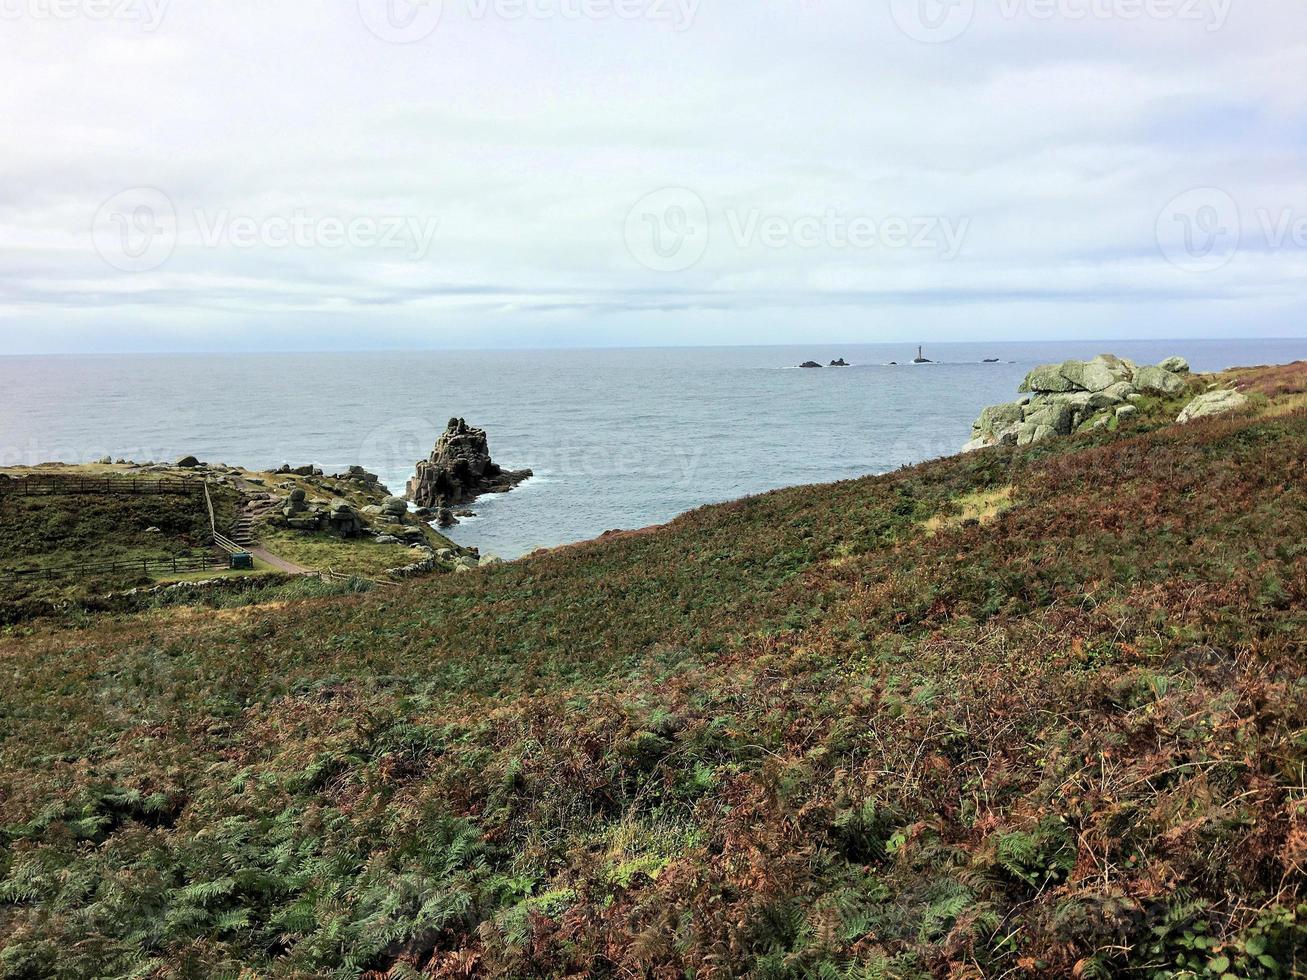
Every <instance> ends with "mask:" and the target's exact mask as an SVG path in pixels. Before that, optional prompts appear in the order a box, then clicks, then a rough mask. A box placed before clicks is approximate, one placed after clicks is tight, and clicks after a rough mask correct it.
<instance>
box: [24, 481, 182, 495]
mask: <svg viewBox="0 0 1307 980" xmlns="http://www.w3.org/2000/svg"><path fill="white" fill-rule="evenodd" d="M204 488H205V484H204V483H203V482H202V481H200V480H178V479H158V480H153V479H147V480H143V479H138V478H137V477H133V476H107V477H86V476H24V477H18V478H13V477H10V478H8V479H6V478H4V477H0V494H12V495H14V496H18V497H50V496H54V495H56V494H62V495H68V494H95V495H97V496H103V495H106V494H112V495H115V496H131V495H134V494H161V493H184V494H189V493H195V494H198V493H200V492H202V491H203V490H204Z"/></svg>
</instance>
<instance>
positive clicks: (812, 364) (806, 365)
mask: <svg viewBox="0 0 1307 980" xmlns="http://www.w3.org/2000/svg"><path fill="white" fill-rule="evenodd" d="M799 367H801V368H819V367H821V365H820V364H818V363H817V362H816V361H804V362H803V363H802V364H800V365H799Z"/></svg>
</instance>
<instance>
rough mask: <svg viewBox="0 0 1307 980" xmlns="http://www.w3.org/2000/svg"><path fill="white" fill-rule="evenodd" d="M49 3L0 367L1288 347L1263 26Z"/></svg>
mask: <svg viewBox="0 0 1307 980" xmlns="http://www.w3.org/2000/svg"><path fill="white" fill-rule="evenodd" d="M43 2H44V0H0V3H3V4H4V6H3V13H4V20H3V21H2V22H0V28H2V29H0V82H3V84H0V116H3V117H4V118H5V119H6V120H7V125H6V127H5V128H4V129H3V130H2V131H0V320H2V321H3V322H4V323H5V324H6V330H5V331H4V332H3V334H0V352H5V351H8V352H16V351H20V350H21V351H31V350H47V349H48V350H68V349H86V348H94V349H141V348H142V347H152V348H162V349H172V348H177V349H196V348H209V349H213V348H224V349H225V348H227V347H230V346H231V345H233V344H234V345H237V346H250V347H269V348H277V349H295V348H318V347H322V348H328V347H329V348H341V347H348V346H350V345H359V346H380V345H399V346H427V345H445V344H454V345H460V346H469V345H475V343H476V342H485V343H488V344H491V345H498V344H500V343H505V344H527V345H532V346H548V345H552V344H562V343H573V342H578V341H582V342H586V343H620V344H630V343H663V342H679V341H680V340H682V339H686V338H688V339H689V340H691V341H694V342H707V343H732V342H749V341H752V340H754V339H759V338H760V337H761V336H762V334H760V333H759V331H762V333H763V334H765V336H766V338H767V339H768V340H770V341H783V340H785V339H800V338H805V339H806V338H811V337H812V336H814V335H817V336H829V337H830V338H831V339H838V340H849V339H859V337H861V336H863V335H862V334H859V333H858V330H859V329H860V328H859V327H858V324H868V325H872V324H874V327H873V326H868V327H866V328H865V329H866V330H868V331H872V330H874V331H876V333H875V335H874V336H873V335H871V334H867V335H866V339H869V340H871V339H890V338H889V337H888V336H887V335H888V334H891V333H894V332H895V331H898V332H899V333H897V334H895V335H894V337H893V339H899V336H904V337H907V336H913V337H921V338H923V339H951V338H959V339H961V338H968V337H975V336H977V335H978V334H977V333H976V331H989V332H990V333H991V334H995V333H996V332H997V333H1001V335H1002V336H1023V335H1024V336H1038V337H1045V336H1049V335H1050V333H1049V332H1050V329H1054V330H1055V329H1058V328H1061V329H1065V330H1073V331H1075V332H1076V334H1075V335H1076V336H1086V335H1094V334H1101V335H1104V336H1109V335H1110V336H1121V335H1122V334H1123V333H1125V334H1129V333H1131V332H1134V333H1135V334H1136V335H1139V336H1144V335H1152V334H1155V333H1157V332H1158V331H1159V330H1163V329H1165V330H1171V329H1173V328H1174V329H1179V325H1183V326H1184V327H1185V328H1187V329H1189V330H1192V331H1193V332H1195V333H1207V334H1213V333H1215V334H1220V335H1232V334H1236V335H1268V334H1273V333H1283V332H1285V331H1291V330H1298V331H1299V332H1300V328H1298V327H1297V326H1295V324H1298V323H1301V322H1302V318H1301V314H1302V312H1303V310H1302V301H1301V299H1300V298H1299V297H1300V292H1301V290H1300V285H1301V282H1302V280H1303V276H1304V272H1305V271H1307V264H1304V261H1303V248H1302V247H1300V245H1299V244H1298V243H1297V239H1296V238H1295V236H1294V235H1293V234H1292V229H1294V228H1296V227H1297V224H1296V223H1297V222H1298V221H1299V220H1300V219H1304V220H1307V177H1305V176H1304V168H1303V166H1302V162H1303V151H1304V146H1305V145H1307V125H1305V123H1307V118H1305V116H1307V95H1304V93H1303V90H1302V86H1301V84H1300V75H1301V65H1302V63H1303V60H1304V55H1307V21H1304V19H1303V18H1302V17H1301V16H1298V15H1296V14H1295V13H1294V12H1292V11H1290V10H1289V9H1288V8H1287V6H1276V5H1265V4H1258V5H1252V4H1245V5H1241V6H1233V5H1229V4H1225V3H1222V2H1221V0H1169V2H1168V0H1147V2H1142V3H1136V2H1133V0H1115V2H1114V0H989V2H987V0H976V2H975V3H974V5H970V6H969V5H968V0H963V2H962V3H961V5H960V7H961V9H963V10H964V12H966V11H969V18H968V20H967V21H966V23H965V25H963V29H962V31H961V33H959V34H958V35H957V36H956V37H952V38H951V39H949V40H945V41H941V42H939V43H933V42H934V41H938V40H939V39H938V38H937V37H936V38H929V37H928V38H927V39H926V40H920V39H916V38H915V37H914V35H921V34H922V33H923V29H916V28H914V29H906V30H905V28H904V23H903V18H904V17H907V18H911V17H914V16H918V15H919V14H920V12H921V11H922V10H925V11H926V13H928V14H929V13H930V12H931V9H932V8H931V6H930V5H931V4H935V3H936V2H937V0H904V2H902V3H900V2H898V0H895V2H893V3H887V4H875V5H869V4H865V3H855V2H853V0H822V2H820V3H809V2H792V3H791V2H785V3H782V2H776V3H766V4H758V3H756V2H752V3H750V2H746V0H702V2H699V3H693V2H690V0H682V2H679V3H677V2H672V0H667V2H666V3H664V0H611V2H603V0H521V2H520V3H517V2H514V0H444V2H443V4H439V3H437V2H436V0H432V2H433V3H436V6H437V7H439V8H440V9H439V13H440V16H439V18H438V20H437V21H435V22H434V26H432V22H431V21H430V20H429V19H428V20H411V21H410V20H406V19H404V18H403V17H401V18H400V19H399V20H390V21H388V20H378V19H377V18H378V17H379V16H382V15H383V14H386V12H385V10H384V9H383V8H384V0H378V2H375V3H374V0H357V3H353V2H345V3H340V4H331V5H318V4H312V3H310V2H308V0H285V2H281V3H278V4H274V5H269V4H257V3H255V2H253V0H233V2H230V3H226V4H223V5H198V4H196V5H189V4H188V5H182V4H164V3H161V0H149V2H147V0H114V2H113V3H112V4H109V5H107V6H106V5H104V4H100V3H96V2H94V0H82V2H81V5H80V6H79V5H78V4H77V3H74V4H72V5H71V6H68V5H65V6H62V7H59V9H60V10H62V11H64V12H65V13H67V12H68V11H71V12H72V15H71V16H61V17H59V18H55V17H53V16H51V15H50V14H49V11H50V10H51V9H54V8H51V7H48V6H47V7H43V6H42V3H43ZM406 2H407V0H394V3H393V5H392V10H393V11H398V12H399V13H400V14H404V13H406V12H407V13H409V14H413V16H414V17H417V18H430V17H431V14H432V8H430V7H427V8H417V7H415V8H411V9H410V8H407V7H406V6H405V4H406ZM106 9H109V10H113V11H116V12H119V13H120V14H121V16H108V17H104V16H99V15H97V14H96V12H98V11H103V10H106ZM940 9H941V10H943V9H946V8H940ZM1140 10H1143V11H1144V13H1143V14H1139V13H1138V11H1140ZM79 11H80V13H79ZM619 11H621V13H620V14H619ZM1050 11H1051V13H1050ZM133 14H134V15H135V16H129V15H133ZM387 16H388V15H387ZM923 23H925V22H923ZM387 24H390V25H392V26H391V27H390V28H388V27H387ZM396 25H397V26H396ZM406 25H407V26H406ZM956 26H957V25H953V26H951V27H950V28H949V29H950V30H953V29H956ZM428 27H430V28H431V29H430V31H429V32H428V33H426V34H423V36H421V37H420V38H417V39H416V40H409V38H408V35H413V34H415V33H421V31H424V30H426V29H427V28H428ZM908 27H909V28H910V27H911V24H910V23H909V25H908ZM419 28H420V30H419ZM395 31H398V32H400V33H401V34H403V35H404V37H403V38H401V39H403V40H409V43H391V42H390V41H388V40H386V39H384V37H383V36H382V35H387V34H390V33H393V32H395ZM926 33H927V34H929V31H926ZM1194 188H1207V189H1213V190H1215V191H1217V192H1220V194H1222V195H1225V196H1226V197H1228V199H1230V200H1232V201H1233V202H1234V204H1235V208H1236V210H1235V211H1234V212H1233V220H1234V222H1235V223H1236V225H1237V227H1234V228H1232V227H1231V226H1230V220H1229V218H1230V214H1229V213H1228V212H1227V213H1226V214H1224V215H1223V214H1222V213H1221V209H1220V208H1214V207H1210V206H1207V205H1206V203H1205V202H1206V201H1207V200H1208V199H1207V198H1204V197H1202V196H1201V195H1199V196H1197V197H1191V198H1186V199H1185V200H1186V201H1189V200H1192V201H1193V202H1194V204H1193V213H1192V214H1187V213H1186V214H1182V215H1178V216H1177V215H1174V214H1172V213H1171V212H1169V211H1168V207H1169V206H1170V205H1171V204H1172V202H1173V201H1175V200H1176V199H1177V198H1178V197H1179V196H1180V195H1183V194H1184V193H1185V192H1188V191H1191V190H1193V189H1194ZM668 189H670V194H669V193H662V194H659V193H658V192H666V191H668ZM159 195H161V197H160V196H159ZM687 195H688V196H687ZM651 196H652V199H653V200H655V201H659V202H662V204H661V209H659V210H655V211H654V212H652V213H642V212H641V211H640V210H639V207H638V205H639V204H640V202H642V201H646V200H649V199H651ZM1224 199H1225V198H1219V199H1218V200H1224ZM160 202H162V203H160ZM687 202H688V207H687ZM1170 218H1178V223H1176V224H1174V226H1172V225H1171V224H1168V223H1167V219H1170ZM898 221H902V222H905V223H906V224H907V226H908V227H910V228H916V227H921V226H923V225H925V224H928V223H930V222H934V223H935V225H936V226H937V227H938V226H941V224H942V225H943V226H945V227H952V228H963V227H965V236H964V237H962V238H960V239H959V240H958V244H959V248H958V249H957V250H956V254H946V253H947V252H948V250H944V249H939V248H931V247H918V245H919V244H920V243H917V245H914V244H913V243H912V242H910V241H909V242H906V243H902V244H895V243H894V242H895V240H896V239H895V236H894V235H893V234H886V232H887V230H889V231H891V232H892V230H893V228H894V226H895V225H894V223H895V222H898ZM833 222H834V223H838V224H839V226H840V227H842V228H845V229H847V228H849V227H851V226H852V227H862V228H868V229H873V230H874V231H875V232H876V234H875V235H874V236H870V237H868V236H864V239H865V240H864V241H863V242H862V244H850V242H849V241H848V240H847V238H848V236H847V235H832V234H830V233H829V229H830V228H831V227H834V224H833ZM388 223H389V224H388ZM390 224H398V225H399V226H400V227H401V228H406V229H409V230H408V231H407V232H403V233H401V234H398V235H396V236H390V237H391V238H393V240H391V241H389V242H387V237H388V236H387V235H385V234H384V230H385V228H387V227H389V226H390ZM1268 227H1269V228H1274V229H1289V231H1290V233H1288V234H1284V235H1282V236H1280V237H1279V238H1278V239H1277V240H1275V241H1271V240H1269V239H1268V235H1267V233H1266V231H1265V229H1266V228H1268ZM428 228H430V229H432V233H431V235H430V236H426V235H425V233H424V230H425V229H428ZM742 228H750V229H754V230H753V231H752V232H751V233H750V234H748V235H741V233H740V229H742ZM814 228H815V229H817V230H816V231H815V232H813V233H812V234H807V233H806V232H805V230H809V229H814ZM300 230H302V231H303V234H300V233H299V232H300ZM772 232H775V234H772ZM1223 236H1225V237H1223ZM1159 237H1161V238H1162V239H1163V241H1162V242H1161V243H1160V244H1159ZM633 238H634V239H636V240H633ZM871 238H874V241H872V240H871ZM1235 239H1237V243H1236V244H1234V245H1233V247H1230V246H1231V243H1232V242H1234V240H1235ZM1177 243H1178V244H1177ZM927 244H929V243H927ZM687 249H688V250H689V251H686V250H687ZM1177 249H1179V251H1177ZM1213 249H1228V254H1227V253H1226V252H1225V251H1216V252H1214V251H1213ZM1217 262H1219V263H1220V264H1219V265H1217ZM1213 266H1216V267H1214V268H1213ZM1204 304H1206V305H1204ZM1218 310H1219V315H1218V314H1217V311H1218ZM1050 324H1054V325H1058V326H1057V327H1052V328H1050ZM253 325H257V326H253Z"/></svg>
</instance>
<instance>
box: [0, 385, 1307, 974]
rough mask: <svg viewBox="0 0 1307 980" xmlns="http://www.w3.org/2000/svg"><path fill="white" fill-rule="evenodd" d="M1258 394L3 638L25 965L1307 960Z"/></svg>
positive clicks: (1028, 964) (1295, 421)
mask: <svg viewBox="0 0 1307 980" xmlns="http://www.w3.org/2000/svg"><path fill="white" fill-rule="evenodd" d="M1226 380H1227V381H1229V382H1234V381H1236V380H1237V381H1238V382H1239V383H1240V384H1241V385H1242V386H1243V387H1246V388H1248V389H1250V390H1251V391H1252V392H1253V393H1254V394H1256V395H1257V396H1258V397H1257V405H1258V408H1259V409H1260V410H1261V414H1257V413H1252V412H1250V413H1244V414H1240V415H1235V416H1228V417H1225V418H1220V419H1215V420H1210V421H1206V422H1202V423H1196V424H1193V425H1189V426H1185V427H1174V426H1167V425H1164V424H1163V423H1164V422H1165V421H1166V420H1167V419H1169V418H1173V415H1170V414H1169V411H1170V410H1169V408H1167V409H1166V412H1165V413H1164V412H1163V409H1162V407H1160V406H1150V407H1149V409H1148V410H1147V411H1145V412H1142V413H1141V416H1140V417H1139V418H1138V419H1134V420H1131V421H1130V422H1128V423H1126V424H1123V425H1122V426H1121V431H1119V432H1107V431H1102V430H1099V431H1096V432H1092V433H1084V434H1081V435H1078V436H1075V437H1072V438H1068V439H1062V440H1055V441H1052V442H1048V443H1043V444H1040V445H1038V446H1034V447H1030V448H1027V449H1020V450H1018V449H1013V448H996V449H992V450H987V451H984V452H980V453H977V454H974V455H970V456H965V457H955V458H950V459H946V460H940V461H937V462H933V463H928V464H924V465H922V466H918V467H914V468H910V469H905V470H902V471H899V472H897V473H894V474H890V475H888V476H884V477H876V478H868V479H863V480H857V481H851V482H845V483H839V484H834V485H831V486H825V487H817V488H797V489H793V490H784V491H779V492H776V493H772V494H767V495H765V496H761V497H756V498H750V499H747V500H742V501H738V502H735V503H731V504H726V505H722V506H715V507H708V508H704V509H701V510H698V511H695V512H693V513H690V514H687V515H685V516H683V517H681V518H679V519H678V520H676V521H675V522H673V523H672V524H671V525H669V526H667V527H665V528H659V529H651V530H649V531H646V532H639V533H631V534H623V535H615V536H612V537H610V538H607V539H604V540H601V541H597V542H592V543H588V544H584V545H578V546H574V547H569V548H564V549H559V550H557V551H554V552H551V553H548V554H544V555H541V556H538V557H535V558H532V559H529V560H526V561H522V562H517V563H514V564H511V565H508V566H504V567H501V568H496V569H490V570H486V571H483V572H482V573H481V574H478V575H474V576H473V575H466V576H443V577H439V578H435V579H430V580H425V581H421V582H416V583H412V584H408V585H405V586H403V587H402V588H400V589H396V590H385V591H384V592H382V591H376V592H372V593H366V594H345V595H340V594H334V595H333V594H318V595H311V594H308V593H305V594H303V595H302V596H291V597H287V596H282V597H280V598H273V597H271V596H268V597H266V601H262V602H259V603H255V604H246V605H240V606H238V607H235V608H230V609H221V610H205V611H203V612H202V613H200V614H194V613H192V612H190V611H188V610H186V609H176V610H163V611H152V612H150V613H146V614H140V615H131V616H108V617H101V618H98V619H96V620H95V621H94V622H93V623H86V622H81V623H76V624H71V625H64V626H61V625H58V624H54V623H49V624H43V625H41V626H38V627H35V628H27V629H25V630H24V631H23V632H22V634H21V635H19V634H18V633H17V632H15V633H13V634H12V635H11V636H10V637H9V638H7V639H3V640H0V665H2V667H3V670H4V672H5V675H6V678H7V684H6V695H5V698H4V700H3V701H2V702H0V826H3V835H2V836H0V969H3V971H4V972H5V975H7V976H13V977H35V976H48V975H56V976H67V977H78V976H86V975H135V976H178V977H180V976H202V975H214V974H219V973H226V974H228V975H232V976H236V975H238V974H239V973H240V971H241V970H242V969H244V970H246V971H247V973H246V974H245V975H249V976H254V975H272V976H285V977H291V976H318V975H338V976H372V977H379V976H385V975H388V976H393V977H412V976H417V975H428V976H437V977H467V976H477V975H485V976H514V977H532V976H559V977H562V976H584V975H589V976H598V977H631V976H648V977H660V978H661V977H669V978H670V977H682V976H691V977H697V978H706V977H722V978H726V977H739V976H746V975H750V976H757V977H775V978H781V977H784V978H808V977H812V978H835V977H838V978H872V977H898V978H916V977H932V976H933V977H958V978H964V977H966V978H972V977H1053V976H1072V975H1075V976H1079V977H1087V978H1094V977H1109V976H1133V977H1145V978H1185V977H1203V978H1207V977H1215V978H1222V980H1223V978H1225V977H1227V976H1229V977H1239V978H1263V977H1265V978H1269V977H1290V976H1297V975H1302V973H1303V971H1304V970H1307V954H1305V953H1304V950H1307V906H1304V901H1307V896H1304V887H1305V886H1307V778H1305V774H1307V648H1305V641H1307V489H1305V488H1307V413H1304V411H1303V410H1302V409H1301V407H1298V408H1296V409H1291V410H1284V411H1280V410H1278V407H1279V406H1282V405H1283V404H1284V402H1285V400H1287V399H1294V398H1299V397H1300V396H1301V395H1302V394H1303V393H1304V392H1307V365H1304V364H1300V365H1295V366H1291V367H1288V368H1284V369H1279V370H1276V371H1258V372H1244V373H1241V374H1239V375H1237V376H1232V377H1230V378H1227V379H1226Z"/></svg>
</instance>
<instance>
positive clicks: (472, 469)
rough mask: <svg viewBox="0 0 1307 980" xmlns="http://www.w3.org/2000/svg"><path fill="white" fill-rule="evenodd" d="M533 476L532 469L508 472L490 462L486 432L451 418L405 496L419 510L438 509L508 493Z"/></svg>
mask: <svg viewBox="0 0 1307 980" xmlns="http://www.w3.org/2000/svg"><path fill="white" fill-rule="evenodd" d="M530 476H532V473H531V471H530V470H505V469H503V468H502V467H500V466H499V465H497V464H496V463H495V462H494V461H493V460H491V458H490V447H489V444H488V442H487V439H486V432H485V430H484V429H477V428H474V427H473V426H470V425H468V424H467V422H465V421H464V420H463V419H450V420H449V425H448V427H447V428H446V429H445V431H444V433H442V434H441V436H440V439H439V440H437V442H436V447H435V449H433V450H432V451H431V456H430V457H429V458H427V459H425V460H422V461H421V462H419V463H418V464H417V475H416V476H414V477H413V478H412V479H411V480H409V481H408V490H407V493H406V496H407V497H408V499H409V500H411V501H413V502H414V503H415V504H417V506H419V507H430V508H432V509H436V510H438V509H440V508H448V507H449V506H451V505H453V504H461V503H464V502H465V501H469V500H474V499H475V498H477V497H479V496H480V495H481V494H483V493H506V492H507V491H509V490H511V489H513V487H515V486H517V485H518V484H519V483H521V482H522V481H523V480H526V479H528V478H529V477H530Z"/></svg>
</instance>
